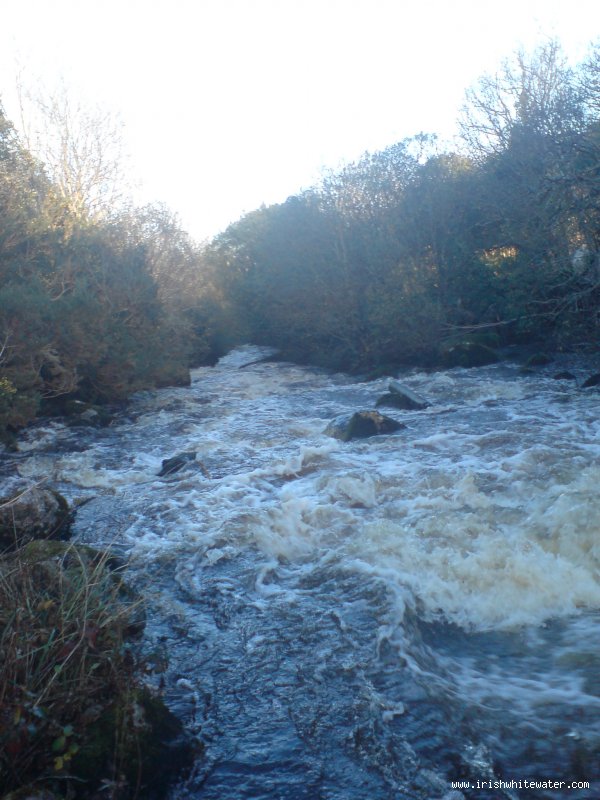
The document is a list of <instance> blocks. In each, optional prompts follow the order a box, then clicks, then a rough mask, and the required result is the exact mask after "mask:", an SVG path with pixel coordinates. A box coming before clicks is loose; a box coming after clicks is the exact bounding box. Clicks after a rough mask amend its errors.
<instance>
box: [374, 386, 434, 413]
mask: <svg viewBox="0 0 600 800" xmlns="http://www.w3.org/2000/svg"><path fill="white" fill-rule="evenodd" d="M388 390H389V391H388V393H387V394H384V395H382V396H381V397H380V398H379V399H378V400H377V403H376V405H377V406H392V407H393V408H401V409H403V410H405V411H410V410H420V409H423V408H427V406H428V405H429V403H428V402H427V401H426V400H424V399H423V398H422V397H420V396H419V395H418V394H416V393H415V392H413V391H412V389H409V388H408V386H405V385H404V384H403V383H400V381H395V380H394V381H390V382H389V384H388Z"/></svg>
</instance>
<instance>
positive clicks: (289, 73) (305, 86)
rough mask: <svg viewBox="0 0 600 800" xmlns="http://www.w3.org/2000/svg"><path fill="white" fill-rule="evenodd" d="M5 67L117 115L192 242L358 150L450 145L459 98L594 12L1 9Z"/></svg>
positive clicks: (2, 74)
mask: <svg viewBox="0 0 600 800" xmlns="http://www.w3.org/2000/svg"><path fill="white" fill-rule="evenodd" d="M0 23H1V27H0V96H1V98H2V101H3V104H4V106H5V109H6V112H7V114H8V116H9V117H12V118H16V105H15V99H14V76H15V72H16V66H15V65H16V59H18V60H19V61H20V62H21V63H22V64H24V65H25V67H26V72H27V73H28V74H29V75H31V76H35V75H40V76H42V77H43V79H44V81H45V82H47V83H48V84H51V83H52V82H53V81H54V80H55V79H56V78H57V76H58V75H62V76H64V78H65V79H66V81H67V82H68V83H69V84H72V85H73V86H74V87H75V89H76V91H77V92H78V94H79V95H80V96H83V97H84V98H87V99H89V100H91V101H93V102H95V103H100V104H102V105H104V106H106V107H107V108H109V109H111V110H113V111H118V112H119V113H120V114H121V116H122V118H123V120H124V123H125V140H126V147H127V149H128V151H129V152H130V154H131V161H132V164H133V166H134V168H135V172H136V173H137V175H138V176H139V178H140V180H141V188H140V190H139V195H138V199H139V200H143V201H144V202H146V201H163V202H165V203H166V204H167V205H168V206H169V207H170V208H172V209H173V210H174V211H176V212H177V213H178V214H179V216H180V218H181V220H182V223H183V225H184V227H185V228H187V229H188V230H189V231H190V232H191V233H192V234H193V235H194V236H196V237H197V238H203V237H205V236H210V235H212V234H214V233H216V232H218V231H219V230H220V229H222V228H224V227H225V226H226V225H227V224H228V223H229V222H231V221H233V220H234V219H237V218H238V217H239V216H240V215H241V214H242V213H243V212H244V211H249V210H251V209H253V208H256V207H258V206H259V205H260V204H261V203H263V202H264V203H272V202H278V201H282V200H284V199H285V198H286V197H287V196H288V195H290V194H293V193H295V192H296V191H298V190H300V189H301V188H302V187H307V186H309V185H311V184H312V183H314V182H315V181H317V180H318V178H319V175H320V171H321V169H322V168H323V167H335V166H337V165H339V164H340V162H341V161H343V160H352V159H354V158H356V157H358V156H359V155H360V154H361V153H362V152H363V151H365V150H367V149H368V150H375V149H378V148H382V147H385V146H386V145H388V144H392V143H393V142H395V141H398V140H399V139H402V138H404V137H405V136H410V135H412V134H414V133H418V132H420V131H425V132H428V133H439V134H441V135H444V136H449V135H451V133H452V131H453V125H454V120H455V118H456V114H457V111H458V108H459V106H460V105H461V102H462V99H463V94H464V90H465V88H466V87H467V86H469V85H470V84H472V83H473V82H474V81H475V80H476V79H477V77H478V76H479V75H481V74H482V73H483V72H486V71H492V70H495V69H496V68H497V66H498V65H499V63H500V61H501V60H502V59H503V58H504V57H506V56H508V55H510V54H511V53H512V52H513V51H514V50H515V49H516V48H517V47H519V46H524V47H525V48H526V49H531V47H532V46H533V45H534V44H535V43H539V42H540V41H543V40H544V39H545V38H548V37H557V38H559V39H560V40H561V41H562V43H563V45H564V47H565V50H566V51H567V53H568V54H569V55H572V57H573V58H574V59H579V58H581V57H582V56H583V55H584V54H585V52H586V50H587V47H588V45H589V43H590V41H592V40H594V39H596V38H598V37H599V36H600V1H599V0H413V1H412V2H406V1H405V0H0Z"/></svg>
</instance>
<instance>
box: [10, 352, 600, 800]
mask: <svg viewBox="0 0 600 800" xmlns="http://www.w3.org/2000/svg"><path fill="white" fill-rule="evenodd" d="M267 355H268V352H267V351H265V350H264V349H260V348H252V347H246V348H239V349H238V350H236V351H234V352H233V353H231V354H230V355H229V356H227V357H226V358H225V359H222V360H221V362H220V363H219V364H218V365H217V367H215V368H202V369H198V370H195V371H194V373H193V383H192V386H191V387H190V388H180V389H165V390H161V391H158V392H147V393H141V394H139V395H138V396H136V398H134V401H133V402H132V404H131V405H130V406H129V408H128V409H127V411H126V412H124V414H123V415H122V417H121V418H119V419H118V420H117V421H116V422H115V424H114V425H113V426H111V427H110V428H106V429H102V430H88V431H82V430H78V431H77V432H75V431H74V430H73V429H70V428H68V427H66V426H64V425H61V424H58V423H53V424H50V425H47V426H39V427H37V428H35V429H32V430H31V431H30V432H29V433H28V434H27V438H26V440H25V442H24V444H23V447H22V448H21V450H22V454H21V455H20V456H19V458H18V459H17V460H15V462H14V464H13V467H14V468H15V469H16V470H17V471H18V472H19V473H20V475H21V476H23V477H27V478H28V479H30V480H42V479H45V478H49V479H50V480H51V481H52V482H53V483H55V484H56V485H57V486H58V487H59V488H60V489H61V490H62V491H63V492H64V493H65V494H66V495H67V496H69V497H70V498H71V499H73V500H83V499H86V500H88V501H89V502H87V503H86V504H85V505H83V506H82V507H81V509H80V511H79V513H78V517H77V530H78V533H79V535H80V536H81V537H82V538H83V539H85V540H86V541H90V542H96V543H104V544H106V543H112V544H113V545H114V546H116V547H118V548H120V549H121V550H123V551H125V552H127V553H128V554H129V558H130V562H131V574H132V577H133V579H135V580H136V581H137V582H138V583H139V585H140V586H142V587H144V588H145V591H146V593H147V596H148V603H149V607H150V609H151V610H152V611H153V612H154V613H152V614H151V615H150V620H151V621H150V624H149V627H148V636H149V639H150V640H151V641H150V644H149V647H150V646H151V645H152V646H156V647H165V648H167V649H168V651H169V656H170V667H169V670H168V673H167V676H166V679H167V697H168V699H169V701H170V702H171V703H172V704H173V706H174V707H175V708H176V709H177V710H178V713H180V714H181V716H182V717H183V718H184V720H185V721H186V722H187V723H188V724H189V726H190V727H191V728H192V729H193V730H195V731H197V732H198V734H199V736H200V737H201V738H202V740H203V741H204V743H205V745H206V758H205V759H204V760H203V761H201V762H200V763H199V764H198V768H197V770H196V772H195V774H194V775H193V776H192V778H191V779H190V780H189V781H188V782H187V784H186V785H185V786H181V787H179V788H178V789H177V790H176V791H175V796H176V797H178V798H179V797H181V798H184V797H198V798H260V797H264V798H278V797H280V796H281V797H283V796H286V797H288V798H296V797H298V798H303V797H306V798H313V797H326V798H328V799H329V798H344V799H349V800H352V798H357V800H358V798H360V799H361V800H364V798H366V797H369V798H373V799H374V800H377V798H388V797H394V798H404V797H406V798H423V800H425V799H426V798H427V799H430V800H434V799H435V798H442V797H447V798H448V800H450V798H451V797H453V795H452V790H451V785H450V782H451V781H452V780H460V779H462V778H463V777H464V776H467V777H468V778H470V779H472V780H473V781H476V780H477V779H480V780H487V779H489V778H490V776H491V777H494V776H495V777H496V778H498V777H501V778H503V779H510V778H516V779H519V778H528V779H536V778H538V777H540V776H542V775H546V776H547V775H551V776H552V777H553V779H556V780H567V779H587V780H590V781H597V780H598V778H599V776H600V760H599V756H598V753H599V752H600V699H599V698H600V678H599V677H598V676H599V675H600V670H599V669H598V668H599V667H600V663H599V661H600V656H599V655H598V653H599V652H600V651H599V650H598V647H597V631H598V623H599V621H600V540H599V538H598V532H599V530H600V504H599V503H598V502H597V494H598V485H599V483H600V438H599V434H600V417H599V415H598V413H597V411H598V400H599V395H598V393H597V392H595V391H593V390H592V391H585V390H580V389H578V388H577V387H576V386H573V385H568V386H567V385H565V384H564V383H562V382H559V381H555V380H553V379H552V377H551V376H552V372H553V371H557V369H558V368H555V369H554V370H552V369H548V370H546V369H543V370H540V372H539V373H538V374H535V375H523V374H521V373H520V372H519V371H518V367H517V366H516V365H511V364H510V363H507V364H503V365H497V366H493V367H487V368H481V369H471V370H464V369H455V370H450V371H446V372H438V373H432V374H431V373H430V374H428V373H424V372H419V371H409V372H407V373H405V374H404V375H402V376H401V380H402V381H403V382H405V383H406V384H407V385H408V386H410V387H411V388H412V389H413V390H414V391H416V392H418V393H419V394H422V395H423V396H425V397H426V398H427V400H428V401H429V403H430V405H429V407H428V408H427V409H425V410H424V411H417V412H415V411H406V412H403V411H397V410H394V409H392V410H386V413H389V415H390V416H393V417H395V418H397V419H399V420H400V421H402V422H404V423H405V425H406V428H404V429H402V430H400V431H398V432H397V433H395V434H393V435H390V436H382V437H376V438H372V439H369V440H363V441H356V442H349V443H342V442H340V441H338V440H335V439H332V438H329V437H327V436H325V435H324V432H323V431H324V429H325V427H326V424H327V422H328V421H329V420H330V419H331V418H333V417H335V416H337V415H339V414H341V413H346V412H351V411H355V410H359V409H363V408H364V409H368V408H373V407H374V404H375V401H376V399H377V397H378V396H380V395H381V394H382V393H383V392H384V391H385V389H386V383H387V382H386V380H384V379H381V380H379V381H375V382H370V383H362V382H357V381H356V380H354V379H351V378H349V377H348V376H345V375H341V374H339V375H331V374H328V373H325V372H323V371H319V370H314V369H310V368H305V367H299V366H295V365H291V364H281V363H271V362H268V361H261V360H260V359H261V358H264V357H265V356H267ZM569 366H570V368H571V369H574V370H579V372H580V373H581V375H580V377H584V375H585V374H587V373H589V371H590V367H589V365H588V366H586V365H584V364H581V365H578V364H575V365H574V364H573V363H571V364H570V365H569ZM586 370H587V372H586ZM580 382H581V381H580ZM184 451H186V452H188V451H194V452H196V460H195V461H190V462H188V463H187V464H186V465H185V468H184V469H183V470H182V471H180V472H178V473H176V474H174V475H172V476H168V477H165V478H159V477H158V472H159V471H160V467H161V463H162V460H163V459H165V458H168V457H170V456H172V455H175V454H177V453H181V452H184ZM458 796H459V795H455V797H458ZM463 796H464V797H472V798H497V797H498V798H499V797H512V798H514V797H527V798H530V797H539V798H554V797H561V796H564V795H563V794H561V793H556V792H552V791H551V790H549V791H545V790H539V791H537V793H536V792H531V791H530V792H527V793H519V791H518V790H514V789H512V790H510V791H509V790H506V791H504V790H497V791H496V790H479V791H478V790H473V791H469V790H467V791H464V790H463ZM591 796H594V795H593V794H590V790H581V791H580V790H575V789H574V790H572V791H570V792H569V797H572V798H577V799H579V798H588V797H591Z"/></svg>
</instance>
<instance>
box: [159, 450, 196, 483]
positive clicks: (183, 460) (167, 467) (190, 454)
mask: <svg viewBox="0 0 600 800" xmlns="http://www.w3.org/2000/svg"><path fill="white" fill-rule="evenodd" d="M195 460H196V451H195V450H187V451H186V452H184V453H179V454H178V455H176V456H173V457H172V458H165V459H164V460H163V462H162V466H161V470H160V472H159V473H158V477H159V478H164V477H165V476H166V475H173V474H174V473H175V472H179V471H180V470H182V469H183V468H184V467H186V466H187V465H188V464H191V463H192V462H194V461H195Z"/></svg>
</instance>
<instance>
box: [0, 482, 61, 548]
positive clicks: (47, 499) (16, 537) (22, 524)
mask: <svg viewBox="0 0 600 800" xmlns="http://www.w3.org/2000/svg"><path fill="white" fill-rule="evenodd" d="M70 525H71V512H70V509H69V504H68V503H67V501H66V500H65V498H64V497H63V496H62V495H61V494H59V493H58V492H57V491H55V490H54V489H45V488H42V487H40V486H29V487H27V486H25V487H23V488H22V489H21V490H20V491H18V492H16V493H14V494H13V495H10V496H8V497H1V498H0V551H2V550H13V549H15V548H17V547H22V546H23V545H25V544H27V543H28V542H30V541H32V540H33V539H62V540H64V539H68V538H69V535H70Z"/></svg>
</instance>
